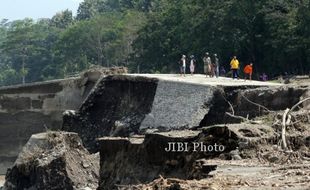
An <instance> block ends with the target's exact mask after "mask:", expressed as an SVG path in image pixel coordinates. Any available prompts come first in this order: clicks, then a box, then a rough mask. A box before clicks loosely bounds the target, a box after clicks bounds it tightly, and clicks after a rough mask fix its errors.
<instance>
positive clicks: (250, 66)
mask: <svg viewBox="0 0 310 190" xmlns="http://www.w3.org/2000/svg"><path fill="white" fill-rule="evenodd" d="M243 72H244V75H245V76H244V80H246V79H247V78H249V79H250V80H252V73H253V63H250V64H248V65H246V66H245V67H244V69H243Z"/></svg>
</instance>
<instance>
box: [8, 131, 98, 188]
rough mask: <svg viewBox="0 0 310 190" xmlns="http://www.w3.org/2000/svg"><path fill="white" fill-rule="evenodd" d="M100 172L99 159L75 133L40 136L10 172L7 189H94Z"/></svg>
mask: <svg viewBox="0 0 310 190" xmlns="http://www.w3.org/2000/svg"><path fill="white" fill-rule="evenodd" d="M98 168H99V157H98V155H90V154H89V153H88V151H87V150H86V149H85V148H84V147H83V146H82V142H81V139H80V138H79V137H78V135H77V134H76V133H68V132H47V133H39V134H35V135H32V136H31V138H30V139H29V141H28V142H27V144H26V145H25V146H24V148H23V150H22V151H21V152H20V154H19V155H18V158H17V160H16V161H15V163H14V165H13V166H12V168H10V169H8V171H7V174H6V182H5V184H4V189H5V190H15V189H16V190H18V189H38V190H39V189H40V190H45V189H46V190H50V189H83V188H91V189H95V188H96V187H97V183H98Z"/></svg>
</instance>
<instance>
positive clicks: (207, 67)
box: [203, 52, 212, 77]
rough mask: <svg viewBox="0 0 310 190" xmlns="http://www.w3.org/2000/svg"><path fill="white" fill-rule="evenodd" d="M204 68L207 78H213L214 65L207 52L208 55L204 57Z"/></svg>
mask: <svg viewBox="0 0 310 190" xmlns="http://www.w3.org/2000/svg"><path fill="white" fill-rule="evenodd" d="M203 64H204V65H203V68H204V72H205V73H206V77H208V75H209V76H210V77H211V76H212V73H211V72H212V63H211V58H210V56H209V53H208V52H206V55H205V56H204V57H203Z"/></svg>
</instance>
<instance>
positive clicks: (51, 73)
mask: <svg viewBox="0 0 310 190" xmlns="http://www.w3.org/2000/svg"><path fill="white" fill-rule="evenodd" d="M309 10H310V1H309V0H298V1H292V0H281V1H278V0H261V1H255V0H218V1H211V0H84V1H83V2H81V3H80V6H79V8H78V11H77V16H76V17H73V14H72V12H71V11H69V10H64V11H61V12H58V13H56V14H55V15H54V16H53V17H52V18H51V19H39V20H37V21H34V20H32V19H24V20H16V21H12V22H9V21H8V20H6V19H3V20H1V21H0V85H10V84H17V83H22V82H33V81H42V80H49V79H54V78H62V77H66V76H70V75H73V74H75V73H77V72H80V71H82V70H84V69H87V68H89V66H90V65H102V66H116V65H125V66H128V67H129V68H130V70H131V71H132V72H137V71H138V72H153V73H158V72H160V73H175V72H177V71H178V61H179V59H180V56H181V55H182V54H186V55H188V56H189V55H192V54H193V55H195V56H196V59H197V61H198V71H199V72H202V70H203V67H202V57H203V56H204V54H205V52H207V51H208V52H210V53H211V54H214V53H217V54H218V55H219V57H220V63H221V65H222V66H225V67H226V70H228V69H229V64H228V63H229V61H230V59H231V57H232V56H233V55H237V56H238V59H239V61H240V62H241V65H242V67H243V65H244V64H246V63H248V62H254V71H255V73H256V74H259V73H262V72H265V73H268V74H269V75H272V76H277V75H279V74H282V73H284V72H288V73H289V74H293V73H294V74H309V70H310V29H309V26H310V12H309ZM211 58H212V59H213V55H212V57H211Z"/></svg>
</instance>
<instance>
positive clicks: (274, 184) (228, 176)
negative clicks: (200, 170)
mask: <svg viewBox="0 0 310 190" xmlns="http://www.w3.org/2000/svg"><path fill="white" fill-rule="evenodd" d="M208 164H211V165H212V164H216V165H218V167H217V169H216V170H215V171H212V172H211V173H210V175H211V176H212V177H210V178H204V179H201V180H182V179H176V178H167V179H165V178H162V177H161V178H158V179H156V180H154V181H153V182H151V183H149V184H144V185H137V186H135V187H136V188H132V187H129V188H124V189H125V190H131V189H135V190H145V189H150V190H153V189H156V188H155V187H157V189H166V188H169V187H170V188H171V185H172V184H178V185H177V186H179V187H180V188H178V189H182V190H184V189H186V190H187V189H188V190H202V189H205V190H249V189H251V190H267V189H268V190H282V189H283V190H284V189H289V190H308V189H310V163H309V162H304V163H300V164H286V165H270V164H261V163H259V162H258V161H257V160H209V163H208ZM158 187H159V188H158Z"/></svg>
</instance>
